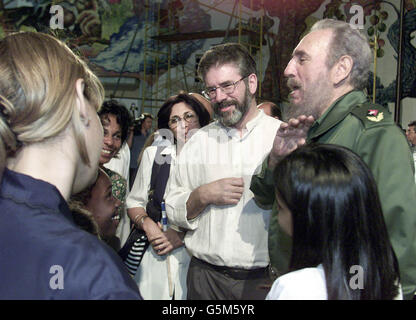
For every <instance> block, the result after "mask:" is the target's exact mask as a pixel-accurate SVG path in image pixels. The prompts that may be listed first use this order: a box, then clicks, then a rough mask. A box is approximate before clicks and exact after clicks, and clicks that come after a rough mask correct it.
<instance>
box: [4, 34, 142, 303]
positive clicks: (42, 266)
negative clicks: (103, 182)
mask: <svg viewBox="0 0 416 320" xmlns="http://www.w3.org/2000/svg"><path fill="white" fill-rule="evenodd" d="M0 74H1V77H0V137H1V140H0V168H1V169H0V172H1V173H2V178H1V185H0V242H1V243H3V244H7V246H4V247H3V249H2V250H0V261H1V273H0V283H1V285H0V299H140V298H141V296H140V294H139V292H138V289H137V286H136V285H135V283H134V282H133V281H132V279H131V278H130V276H129V275H128V273H127V271H126V270H125V268H124V266H123V264H122V262H121V261H120V259H119V258H118V256H117V255H116V253H115V252H113V251H112V250H111V249H110V248H108V247H107V246H106V245H105V244H103V243H102V242H101V241H99V240H98V239H97V237H95V236H94V235H91V234H89V233H87V232H85V231H83V230H81V229H80V228H79V227H78V226H77V225H76V224H75V223H74V221H73V220H72V215H71V212H70V210H69V208H68V205H67V202H66V201H67V200H68V199H69V197H70V195H71V194H72V193H76V192H79V191H81V190H82V189H84V188H85V187H87V186H88V185H90V184H91V183H92V182H93V181H95V178H96V175H97V172H98V170H97V169H98V163H99V157H100V151H101V147H102V141H103V133H102V127H101V124H100V120H99V118H98V116H97V109H98V108H99V106H101V103H102V100H103V95H104V92H103V87H102V85H101V84H100V82H99V80H98V79H97V77H96V76H95V75H94V74H93V73H92V72H91V71H90V70H89V69H88V67H87V66H86V64H85V63H84V62H83V61H81V60H80V59H79V58H78V57H77V56H75V55H74V54H73V53H72V52H71V50H70V49H69V48H68V47H67V46H66V45H65V44H63V43H62V42H61V41H59V40H57V39H55V38H53V37H52V36H48V35H45V34H41V33H33V32H24V33H14V34H11V35H8V36H6V37H5V38H3V39H2V40H0Z"/></svg>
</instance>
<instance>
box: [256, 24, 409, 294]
mask: <svg viewBox="0 0 416 320" xmlns="http://www.w3.org/2000/svg"><path fill="white" fill-rule="evenodd" d="M370 61H371V50H370V48H369V45H368V42H367V39H366V38H365V37H364V36H362V35H361V33H360V32H359V31H357V30H355V29H353V28H351V26H350V25H349V24H347V23H345V22H341V21H334V20H329V19H327V20H322V21H318V22H317V23H316V24H315V25H314V26H313V27H312V30H311V32H309V33H308V34H307V35H306V36H305V37H304V38H303V39H302V40H301V42H300V43H299V44H298V46H297V47H296V48H295V50H294V52H293V57H292V59H291V60H290V62H289V64H288V65H287V67H286V70H285V76H286V77H287V78H288V86H289V88H290V90H291V92H290V102H291V105H290V108H289V110H288V114H287V115H286V119H289V118H292V120H290V121H289V125H287V126H286V127H285V130H279V131H278V133H277V135H276V138H275V142H274V145H273V148H272V150H271V153H270V155H269V157H268V158H267V159H266V160H265V162H264V163H263V167H262V170H261V172H260V174H258V175H257V176H254V177H253V180H252V184H251V190H252V191H253V192H254V194H255V197H256V201H257V204H258V205H260V206H263V207H269V208H270V207H271V206H272V205H273V203H274V198H275V195H274V188H273V176H272V173H273V169H274V167H275V165H276V163H277V162H278V161H279V159H280V158H281V157H282V156H284V154H286V153H287V152H290V151H291V150H294V148H296V147H297V145H299V144H302V143H304V141H305V139H301V138H302V133H303V134H304V135H305V134H306V137H305V138H306V143H311V142H320V143H330V144H338V145H342V146H345V147H348V148H350V149H352V150H353V151H355V152H356V153H358V154H359V155H360V156H361V157H362V159H363V160H364V161H365V162H366V163H367V165H368V166H369V167H370V168H371V170H372V172H373V175H374V177H375V179H376V181H377V184H378V188H379V192H380V198H381V202H382V206H383V211H384V216H385V220H386V224H387V227H388V231H389V234H390V238H391V242H392V245H393V248H394V250H395V252H396V255H397V257H398V260H399V266H400V275H401V279H400V281H401V284H402V287H403V293H404V296H405V298H411V297H412V296H413V294H414V292H415V290H416V185H415V181H414V178H413V175H414V167H413V164H412V161H413V158H412V155H411V152H410V148H409V145H408V143H407V141H406V138H405V136H404V134H403V133H402V131H401V130H400V128H399V127H398V126H397V125H396V124H395V123H394V121H393V118H392V115H391V113H390V112H389V110H387V109H386V108H383V107H382V106H380V105H376V104H372V103H370V102H369V101H368V98H367V97H366V95H365V94H364V93H363V91H362V90H363V89H364V88H365V86H366V82H367V79H368V73H369V66H370ZM300 115H308V116H313V118H314V119H317V120H316V121H315V122H314V123H313V124H312V126H310V128H309V124H308V123H306V122H304V119H305V117H304V118H303V120H301V121H298V120H293V119H296V118H297V119H300V117H299V116H300ZM282 126H283V125H282ZM281 129H282V127H281ZM307 129H309V130H307ZM296 130H298V131H299V132H298V134H299V136H296ZM291 138H292V139H291ZM293 142H294V143H293ZM274 211H275V214H277V213H276V210H274ZM273 218H274V219H272V222H271V228H272V229H270V236H271V240H274V241H275V243H271V244H270V248H269V250H271V258H272V262H274V264H275V265H277V267H278V268H279V270H278V271H279V272H281V273H284V272H286V271H287V266H288V261H289V255H290V239H289V238H288V236H287V235H284V234H283V231H281V230H280V229H279V227H278V226H277V225H276V223H273V220H274V221H275V218H276V217H275V216H274V217H273ZM273 259H274V261H273ZM276 260H277V262H276Z"/></svg>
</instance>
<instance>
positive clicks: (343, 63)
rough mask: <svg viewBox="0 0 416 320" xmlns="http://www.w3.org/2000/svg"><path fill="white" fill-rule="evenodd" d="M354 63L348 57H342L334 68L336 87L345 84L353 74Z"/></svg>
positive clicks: (333, 75) (333, 77)
mask: <svg viewBox="0 0 416 320" xmlns="http://www.w3.org/2000/svg"><path fill="white" fill-rule="evenodd" d="M353 65H354V62H353V60H352V58H351V57H350V56H348V55H345V56H342V57H341V58H340V59H339V60H338V62H337V63H336V64H335V65H334V67H333V68H332V81H333V83H334V85H335V86H339V85H341V84H342V83H344V82H345V81H346V80H347V79H348V77H349V76H350V74H351V70H352V67H353Z"/></svg>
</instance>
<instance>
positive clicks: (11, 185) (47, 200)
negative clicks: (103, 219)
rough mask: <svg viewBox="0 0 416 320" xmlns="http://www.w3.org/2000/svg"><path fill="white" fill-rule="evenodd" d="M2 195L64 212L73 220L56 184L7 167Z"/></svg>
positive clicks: (51, 210)
mask: <svg viewBox="0 0 416 320" xmlns="http://www.w3.org/2000/svg"><path fill="white" fill-rule="evenodd" d="M0 197H3V198H6V199H10V200H12V201H14V202H16V203H25V204H26V205H28V206H29V207H37V208H43V209H44V210H45V211H49V212H56V213H63V215H64V216H65V217H66V218H67V219H69V220H70V221H73V219H72V214H71V211H70V210H69V207H68V205H67V203H66V201H65V199H64V198H63V197H62V195H61V193H60V192H59V190H58V189H57V188H56V187H55V186H54V185H52V184H50V183H49V182H46V181H43V180H39V179H35V178H32V177H31V176H28V175H25V174H22V173H18V172H15V171H12V170H9V169H7V168H5V169H4V172H3V178H2V181H1V188H0Z"/></svg>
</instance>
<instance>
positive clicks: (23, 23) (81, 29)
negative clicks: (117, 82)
mask: <svg viewBox="0 0 416 320" xmlns="http://www.w3.org/2000/svg"><path fill="white" fill-rule="evenodd" d="M52 5H60V6H62V7H63V9H64V17H65V18H64V29H63V30H59V29H56V30H55V31H54V34H55V35H56V36H57V37H59V38H61V39H63V40H65V41H66V42H67V43H68V44H69V45H70V46H71V48H72V49H75V50H77V51H79V52H80V53H81V54H82V55H83V56H84V57H85V58H86V59H87V60H88V61H89V63H90V64H91V66H92V67H93V69H94V70H95V72H97V73H98V74H99V75H100V76H116V75H119V73H120V72H123V76H130V77H138V78H143V72H144V71H145V72H146V73H147V74H148V76H147V77H146V80H147V81H151V80H152V77H151V76H149V75H152V74H155V62H154V58H153V56H152V55H150V54H148V55H146V54H145V50H144V48H145V47H146V49H148V50H151V51H153V52H156V51H157V52H162V53H163V52H165V54H160V55H159V56H158V62H157V63H158V66H157V68H158V71H157V72H158V75H159V76H160V75H162V74H163V73H164V71H166V69H167V67H168V66H167V64H168V54H167V52H168V44H166V43H163V42H161V41H157V40H155V39H153V38H152V36H154V35H156V34H168V33H169V32H170V33H177V32H179V33H180V32H185V31H188V30H193V31H195V32H197V31H204V30H209V29H210V28H211V24H210V16H209V15H207V14H206V13H205V12H204V11H203V10H201V9H200V8H199V5H198V3H197V2H195V1H189V0H188V1H186V0H184V1H180V0H177V1H168V0H163V1H146V0H142V1H140V0H133V1H126V0H112V1H111V0H109V1H104V0H81V1H74V0H72V1H71V0H67V1H44V0H33V1H8V2H7V6H5V5H4V4H3V5H2V6H0V8H2V7H3V14H2V19H1V22H2V27H3V29H4V30H8V31H10V30H37V31H42V32H50V28H49V23H50V19H51V14H50V12H49V11H50V7H51V6H52ZM203 43H204V40H193V41H186V42H184V43H183V44H181V50H180V51H175V52H172V53H171V55H170V59H169V63H170V66H171V67H174V66H176V65H181V64H185V63H186V61H187V59H188V58H189V56H190V55H191V54H192V53H193V52H195V51H196V50H199V49H201V48H202V46H203ZM127 54H128V59H127V60H126V56H127ZM145 66H146V70H144V68H145Z"/></svg>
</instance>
